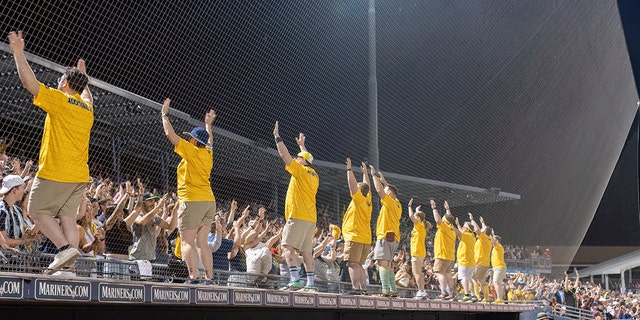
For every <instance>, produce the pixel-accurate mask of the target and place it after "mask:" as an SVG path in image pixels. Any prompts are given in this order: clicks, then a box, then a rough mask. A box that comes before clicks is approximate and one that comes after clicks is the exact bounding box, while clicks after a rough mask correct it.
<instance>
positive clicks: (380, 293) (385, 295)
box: [372, 291, 391, 298]
mask: <svg viewBox="0 0 640 320" xmlns="http://www.w3.org/2000/svg"><path fill="white" fill-rule="evenodd" d="M372 296H374V297H387V298H388V297H390V296H391V293H390V292H389V291H382V292H379V293H374V294H372Z"/></svg>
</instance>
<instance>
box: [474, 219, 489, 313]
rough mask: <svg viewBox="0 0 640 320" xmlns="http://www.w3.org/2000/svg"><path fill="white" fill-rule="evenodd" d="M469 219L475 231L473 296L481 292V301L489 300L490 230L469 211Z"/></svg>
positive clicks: (478, 295)
mask: <svg viewBox="0 0 640 320" xmlns="http://www.w3.org/2000/svg"><path fill="white" fill-rule="evenodd" d="M469 220H470V221H471V224H472V225H473V229H474V230H475V232H476V242H475V244H474V246H473V253H474V258H475V267H474V269H473V276H472V278H473V292H474V296H475V297H476V298H477V299H479V298H480V293H482V296H483V297H482V302H489V299H488V296H489V287H488V286H487V272H488V271H489V267H490V266H491V239H490V236H491V231H492V229H491V228H489V227H488V226H487V225H486V224H485V223H484V219H483V218H482V217H480V224H481V225H482V227H480V226H479V225H478V223H477V222H476V221H475V220H474V219H473V215H472V214H471V213H469Z"/></svg>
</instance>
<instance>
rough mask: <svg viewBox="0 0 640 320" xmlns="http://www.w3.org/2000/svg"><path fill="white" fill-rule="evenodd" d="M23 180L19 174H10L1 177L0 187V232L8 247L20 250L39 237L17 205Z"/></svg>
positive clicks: (21, 192)
mask: <svg viewBox="0 0 640 320" xmlns="http://www.w3.org/2000/svg"><path fill="white" fill-rule="evenodd" d="M25 186H26V185H25V180H24V179H23V178H21V177H20V176H19V175H14V174H10V175H7V176H5V177H4V178H3V179H2V188H0V196H2V200H0V234H1V235H2V237H3V239H4V243H5V244H6V246H8V247H12V248H15V249H17V250H20V251H24V250H26V248H25V245H26V244H29V243H32V242H33V241H36V240H38V239H39V237H38V235H37V234H36V233H34V232H27V230H29V229H30V226H29V225H28V223H27V221H26V220H25V216H24V214H23V212H22V208H21V207H20V206H19V205H18V204H19V202H21V201H22V197H23V196H24V192H25Z"/></svg>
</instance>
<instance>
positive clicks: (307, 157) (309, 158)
mask: <svg viewBox="0 0 640 320" xmlns="http://www.w3.org/2000/svg"><path fill="white" fill-rule="evenodd" d="M298 157H302V158H304V159H305V160H307V162H308V163H309V164H313V156H312V155H311V153H309V152H308V151H300V152H298Z"/></svg>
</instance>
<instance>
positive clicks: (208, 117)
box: [204, 109, 216, 145]
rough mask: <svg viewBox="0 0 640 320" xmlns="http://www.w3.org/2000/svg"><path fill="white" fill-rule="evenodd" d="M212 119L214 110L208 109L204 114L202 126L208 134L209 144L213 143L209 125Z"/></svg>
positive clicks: (214, 117) (214, 114)
mask: <svg viewBox="0 0 640 320" xmlns="http://www.w3.org/2000/svg"><path fill="white" fill-rule="evenodd" d="M214 120H216V112H215V111H213V109H209V112H207V113H206V114H205V115H204V128H205V129H206V130H207V133H208V134H209V140H208V141H207V142H209V145H213V130H212V129H211V125H212V124H213V121H214Z"/></svg>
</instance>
